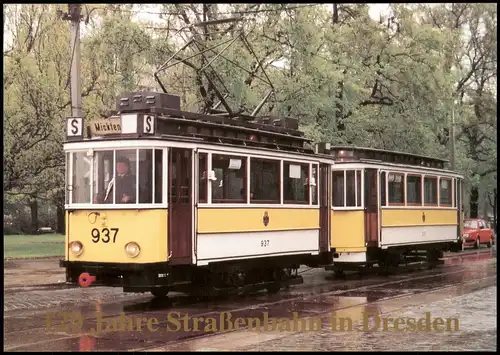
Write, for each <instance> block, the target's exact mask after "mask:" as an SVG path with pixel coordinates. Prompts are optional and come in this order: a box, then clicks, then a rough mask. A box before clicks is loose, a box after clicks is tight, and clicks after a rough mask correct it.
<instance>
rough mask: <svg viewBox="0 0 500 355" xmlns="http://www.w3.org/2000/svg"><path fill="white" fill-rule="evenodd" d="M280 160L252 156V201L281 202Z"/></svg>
mask: <svg viewBox="0 0 500 355" xmlns="http://www.w3.org/2000/svg"><path fill="white" fill-rule="evenodd" d="M280 180H281V179H280V162H279V161H276V160H264V159H257V158H250V202H251V203H252V202H258V203H263V202H267V203H279V202H280Z"/></svg>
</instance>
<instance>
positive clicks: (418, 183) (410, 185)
mask: <svg viewBox="0 0 500 355" xmlns="http://www.w3.org/2000/svg"><path fill="white" fill-rule="evenodd" d="M406 202H407V203H408V204H410V205H422V177H421V176H420V175H418V176H417V175H407V176H406Z"/></svg>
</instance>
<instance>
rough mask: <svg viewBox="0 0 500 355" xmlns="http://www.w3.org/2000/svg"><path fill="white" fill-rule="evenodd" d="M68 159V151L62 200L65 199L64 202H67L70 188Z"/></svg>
mask: <svg viewBox="0 0 500 355" xmlns="http://www.w3.org/2000/svg"><path fill="white" fill-rule="evenodd" d="M69 159H70V153H66V188H65V189H64V192H65V194H64V195H65V196H64V200H65V201H66V202H65V203H66V204H69V194H70V191H69V190H70V189H71V187H70V185H71V181H70V170H69Z"/></svg>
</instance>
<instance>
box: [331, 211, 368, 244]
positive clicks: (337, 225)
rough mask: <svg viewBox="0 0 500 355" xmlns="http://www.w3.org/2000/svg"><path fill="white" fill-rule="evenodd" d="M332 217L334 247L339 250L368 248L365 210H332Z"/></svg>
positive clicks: (332, 242)
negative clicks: (366, 243) (366, 244)
mask: <svg viewBox="0 0 500 355" xmlns="http://www.w3.org/2000/svg"><path fill="white" fill-rule="evenodd" d="M331 219H332V222H331V226H332V227H331V233H330V243H331V247H332V248H337V251H352V252H355V251H365V250H366V246H365V212H364V211H332V212H331ZM339 248H340V249H343V248H345V249H346V250H339Z"/></svg>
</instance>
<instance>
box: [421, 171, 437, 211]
mask: <svg viewBox="0 0 500 355" xmlns="http://www.w3.org/2000/svg"><path fill="white" fill-rule="evenodd" d="M424 204H425V205H437V178H435V177H427V176H426V177H425V178H424Z"/></svg>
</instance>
